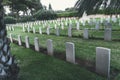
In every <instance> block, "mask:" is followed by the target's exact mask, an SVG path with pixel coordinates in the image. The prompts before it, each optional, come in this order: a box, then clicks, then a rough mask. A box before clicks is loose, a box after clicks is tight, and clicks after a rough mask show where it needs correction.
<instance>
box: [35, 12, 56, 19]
mask: <svg viewBox="0 0 120 80" xmlns="http://www.w3.org/2000/svg"><path fill="white" fill-rule="evenodd" d="M33 17H35V18H36V19H37V20H51V19H56V18H57V14H56V13H55V12H54V11H52V10H39V11H37V12H36V13H35V14H34V15H33Z"/></svg>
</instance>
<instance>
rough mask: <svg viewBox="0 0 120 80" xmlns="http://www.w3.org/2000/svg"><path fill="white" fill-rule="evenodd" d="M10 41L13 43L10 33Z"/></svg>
mask: <svg viewBox="0 0 120 80" xmlns="http://www.w3.org/2000/svg"><path fill="white" fill-rule="evenodd" d="M10 41H11V42H12V43H13V38H12V34H11V33H10Z"/></svg>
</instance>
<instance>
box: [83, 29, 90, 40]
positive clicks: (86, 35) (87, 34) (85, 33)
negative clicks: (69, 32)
mask: <svg viewBox="0 0 120 80" xmlns="http://www.w3.org/2000/svg"><path fill="white" fill-rule="evenodd" d="M83 38H84V39H89V33H88V29H84V33H83Z"/></svg>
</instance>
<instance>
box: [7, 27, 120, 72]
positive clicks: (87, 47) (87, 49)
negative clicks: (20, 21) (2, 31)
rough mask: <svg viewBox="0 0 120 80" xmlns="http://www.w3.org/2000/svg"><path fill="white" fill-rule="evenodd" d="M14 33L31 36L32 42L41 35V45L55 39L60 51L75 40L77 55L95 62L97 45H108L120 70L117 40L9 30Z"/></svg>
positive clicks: (57, 48) (112, 60)
mask: <svg viewBox="0 0 120 80" xmlns="http://www.w3.org/2000/svg"><path fill="white" fill-rule="evenodd" d="M9 33H12V34H13V35H14V38H16V39H17V35H19V34H20V35H21V36H22V41H25V36H29V38H30V44H34V38H35V37H39V42H40V46H41V47H45V48H46V41H47V39H52V40H53V45H54V50H55V51H58V52H62V53H63V52H65V43H66V42H73V43H74V44H75V52H76V57H78V58H81V59H84V60H90V61H93V62H95V56H96V54H95V52H96V51H95V49H96V47H106V48H110V49H111V51H112V52H111V66H112V67H114V68H116V69H119V70H120V44H119V42H115V41H110V42H107V41H104V40H92V39H90V40H84V39H82V38H69V37H63V36H59V37H58V36H55V35H46V34H42V35H40V34H33V33H24V32H22V29H16V30H15V31H8V34H9Z"/></svg>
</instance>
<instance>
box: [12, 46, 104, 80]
mask: <svg viewBox="0 0 120 80" xmlns="http://www.w3.org/2000/svg"><path fill="white" fill-rule="evenodd" d="M11 50H12V53H13V54H14V55H16V58H17V59H18V60H19V65H20V68H21V71H20V74H19V75H20V76H19V80H88V79H89V80H105V78H104V77H101V76H99V75H96V74H95V73H92V72H90V71H88V70H86V69H85V68H83V67H80V66H78V65H74V64H71V63H68V62H65V61H63V60H59V59H57V58H54V57H50V56H48V55H44V54H42V53H38V52H35V51H33V50H31V49H26V48H24V47H22V46H18V45H16V44H11Z"/></svg>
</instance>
